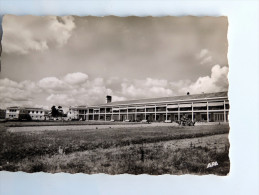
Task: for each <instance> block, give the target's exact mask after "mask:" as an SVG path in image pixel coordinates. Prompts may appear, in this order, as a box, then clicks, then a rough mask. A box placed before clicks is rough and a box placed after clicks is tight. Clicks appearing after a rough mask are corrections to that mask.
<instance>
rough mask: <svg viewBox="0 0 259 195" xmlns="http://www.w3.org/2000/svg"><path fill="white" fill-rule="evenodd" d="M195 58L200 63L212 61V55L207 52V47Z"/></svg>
mask: <svg viewBox="0 0 259 195" xmlns="http://www.w3.org/2000/svg"><path fill="white" fill-rule="evenodd" d="M196 58H197V59H198V60H200V64H201V65H204V64H208V63H209V62H212V56H211V55H210V54H209V50H208V49H202V50H201V51H200V53H199V54H197V55H196Z"/></svg>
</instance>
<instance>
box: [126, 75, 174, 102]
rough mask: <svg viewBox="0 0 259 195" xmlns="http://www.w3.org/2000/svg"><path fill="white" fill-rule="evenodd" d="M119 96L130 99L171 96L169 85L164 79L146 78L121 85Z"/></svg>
mask: <svg viewBox="0 0 259 195" xmlns="http://www.w3.org/2000/svg"><path fill="white" fill-rule="evenodd" d="M121 88H122V89H121V94H122V95H123V96H126V97H129V98H131V99H133V98H134V99H135V98H147V97H161V96H170V95H172V94H173V91H172V89H170V84H169V82H168V81H167V80H164V79H152V78H146V79H145V80H134V81H133V82H124V83H122V84H121Z"/></svg>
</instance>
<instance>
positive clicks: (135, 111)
mask: <svg viewBox="0 0 259 195" xmlns="http://www.w3.org/2000/svg"><path fill="white" fill-rule="evenodd" d="M136 120H137V108H135V121H136Z"/></svg>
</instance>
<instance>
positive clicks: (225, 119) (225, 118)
mask: <svg viewBox="0 0 259 195" xmlns="http://www.w3.org/2000/svg"><path fill="white" fill-rule="evenodd" d="M224 122H227V116H226V101H225V100H224Z"/></svg>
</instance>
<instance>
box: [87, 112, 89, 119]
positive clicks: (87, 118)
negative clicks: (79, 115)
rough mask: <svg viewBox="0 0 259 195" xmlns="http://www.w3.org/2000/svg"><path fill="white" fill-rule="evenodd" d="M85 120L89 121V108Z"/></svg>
mask: <svg viewBox="0 0 259 195" xmlns="http://www.w3.org/2000/svg"><path fill="white" fill-rule="evenodd" d="M87 120H88V121H89V109H87Z"/></svg>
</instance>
